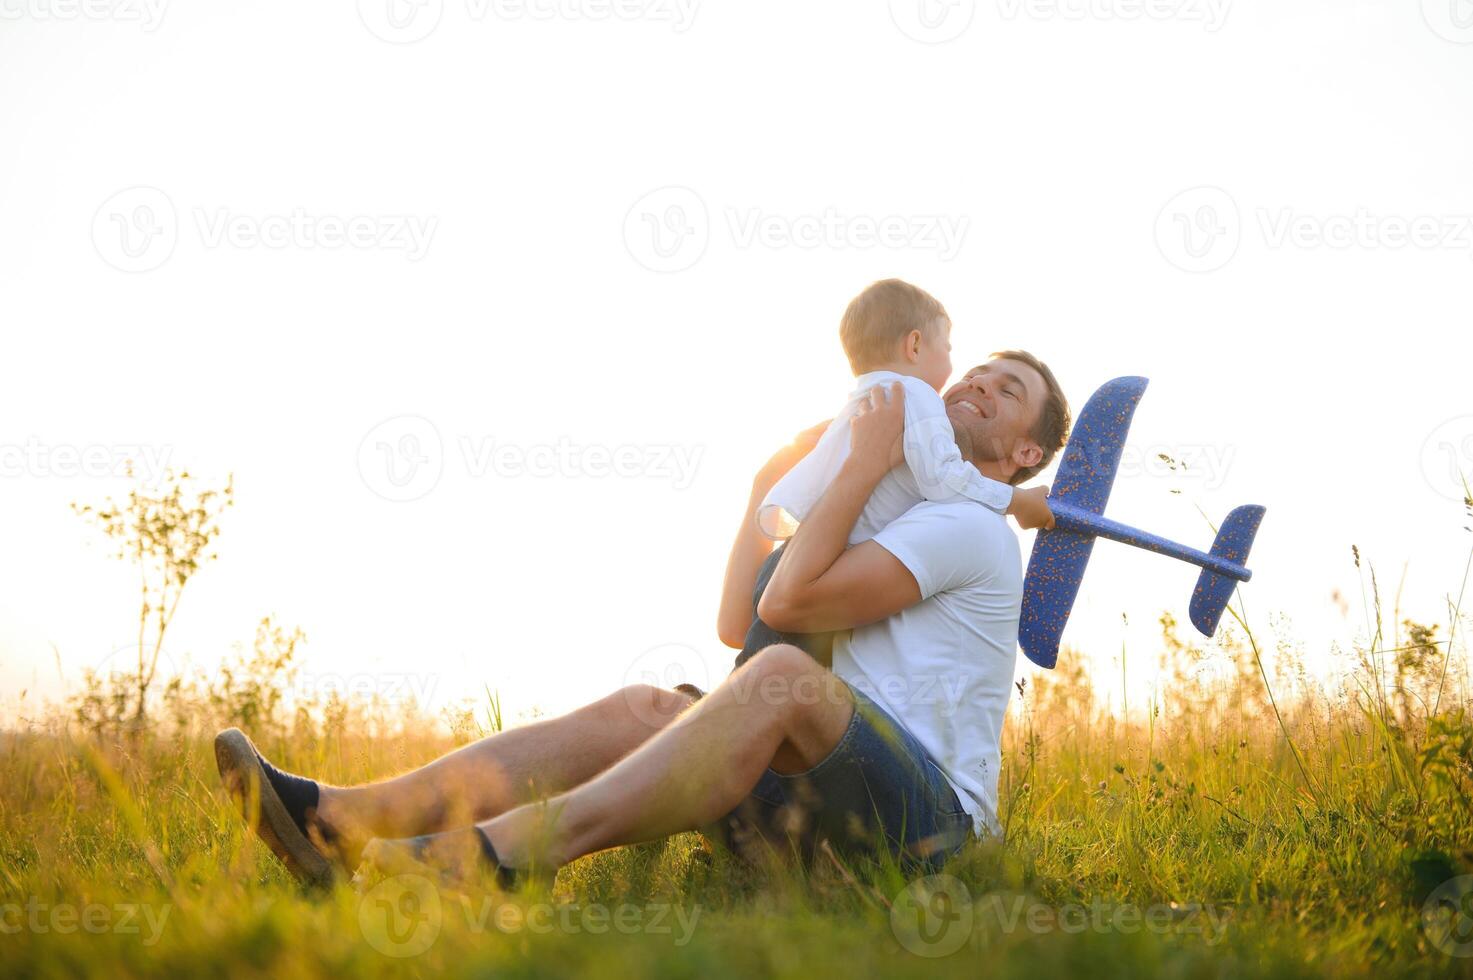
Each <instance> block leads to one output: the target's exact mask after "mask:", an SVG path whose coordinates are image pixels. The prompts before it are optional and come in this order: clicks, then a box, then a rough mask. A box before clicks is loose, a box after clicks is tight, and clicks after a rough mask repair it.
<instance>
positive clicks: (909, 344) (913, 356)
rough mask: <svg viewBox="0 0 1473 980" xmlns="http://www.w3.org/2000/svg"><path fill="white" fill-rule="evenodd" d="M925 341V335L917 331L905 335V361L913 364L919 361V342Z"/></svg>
mask: <svg viewBox="0 0 1473 980" xmlns="http://www.w3.org/2000/svg"><path fill="white" fill-rule="evenodd" d="M925 339H926V335H925V334H923V333H921V332H920V331H919V330H912V331H911V332H910V333H908V334H906V335H905V359H906V360H907V361H910V362H911V363H915V362H916V361H918V360H920V359H921V342H922V341H924V340H925Z"/></svg>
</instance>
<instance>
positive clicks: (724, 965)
mask: <svg viewBox="0 0 1473 980" xmlns="http://www.w3.org/2000/svg"><path fill="white" fill-rule="evenodd" d="M1164 625H1165V629H1164V631H1163V650H1162V651H1161V655H1162V658H1163V667H1164V669H1163V673H1162V683H1161V687H1160V688H1159V691H1158V693H1157V695H1156V697H1155V698H1154V700H1153V702H1152V704H1151V705H1150V706H1149V709H1148V710H1147V711H1146V712H1145V713H1144V715H1143V716H1142V717H1140V718H1138V719H1136V720H1134V721H1132V722H1131V723H1125V722H1122V721H1121V720H1119V719H1117V718H1114V717H1112V716H1111V715H1110V714H1109V713H1108V712H1107V711H1105V710H1104V708H1103V707H1102V706H1101V705H1100V704H1099V700H1100V695H1099V694H1098V693H1097V692H1096V691H1095V690H1092V689H1091V687H1090V686H1089V685H1088V684H1087V683H1086V679H1085V677H1084V676H1083V673H1082V672H1081V671H1079V670H1074V671H1072V672H1071V671H1068V670H1064V671H1061V672H1060V673H1059V674H1058V675H1057V676H1055V677H1052V678H1050V679H1049V680H1048V682H1047V683H1045V684H1043V686H1042V687H1041V688H1036V687H1027V688H1025V690H1024V691H1022V692H1020V696H1019V697H1018V698H1016V699H1015V703H1014V708H1013V712H1012V714H1011V716H1010V718H1009V722H1008V730H1007V746H1006V757H1005V764H1004V770H1005V773H1004V778H1003V782H1002V786H1001V794H1002V816H1003V818H1004V820H1005V821H1006V824H1007V838H1006V841H1005V842H1003V843H1000V844H999V843H991V844H987V845H978V846H975V847H972V848H970V849H969V850H967V851H966V852H965V853H963V854H962V855H960V856H959V857H957V858H956V859H955V860H953V861H952V862H951V864H950V865H949V866H948V868H947V873H948V874H950V875H952V876H954V878H955V879H956V880H957V882H959V883H960V886H957V885H952V886H950V887H952V888H953V893H952V894H950V900H951V904H950V905H949V906H948V905H947V904H946V896H942V897H939V898H936V899H934V901H935V902H936V903H937V904H934V905H928V906H927V907H928V908H931V909H933V910H935V911H937V912H938V913H944V912H946V911H947V910H948V909H949V910H950V911H951V912H953V913H955V914H957V915H959V916H961V918H958V919H955V920H947V921H943V920H942V919H941V918H935V917H933V918H930V919H927V920H925V924H927V925H928V927H929V929H930V930H931V931H930V932H928V933H927V935H928V936H929V937H930V938H932V939H935V940H936V941H935V942H934V943H933V944H931V945H926V944H925V943H924V942H922V943H920V944H917V943H916V942H915V941H914V938H913V931H912V932H906V930H905V929H904V928H902V929H901V930H900V932H899V933H897V931H896V929H895V928H894V923H895V922H896V921H899V922H900V924H901V925H902V926H904V925H905V923H906V922H911V923H914V921H915V911H914V906H913V905H911V904H907V902H906V901H905V900H904V899H903V897H902V891H903V890H904V889H905V888H906V887H907V884H908V880H907V878H906V877H905V875H904V874H903V872H902V871H901V870H899V869H897V868H895V867H894V866H892V865H889V864H887V863H886V862H884V861H880V860H874V861H857V862H849V863H847V864H844V865H841V864H840V863H839V862H838V861H837V860H834V859H829V858H825V859H823V860H820V861H819V862H818V864H817V865H816V866H814V867H812V868H811V869H807V870H805V869H802V868H797V867H786V868H767V869H758V868H754V867H751V866H748V865H745V864H743V863H741V862H740V861H739V860H737V859H736V858H733V857H732V856H730V855H728V854H725V853H722V852H719V851H712V850H711V849H709V848H708V847H707V846H706V845H705V844H704V843H703V841H702V839H701V838H700V837H699V836H697V835H694V834H689V835H682V836H680V837H677V838H673V839H671V840H670V841H668V842H663V843H659V844H652V845H646V846H642V847H634V848H622V849H618V850H615V851H610V852H607V853H604V854H600V855H595V856H593V857H591V858H587V859H584V860H582V861H579V862H577V863H575V864H573V865H571V866H569V867H568V868H565V869H563V871H562V872H561V874H560V875H559V878H558V881H557V884H556V886H555V888H554V889H553V890H552V891H551V892H550V893H534V892H526V893H520V894H516V895H513V896H509V897H496V896H491V897H487V896H480V895H467V896H457V895H453V894H448V893H446V894H440V893H428V892H422V891H411V892H409V893H404V892H403V891H402V889H400V890H398V891H396V888H397V886H398V885H400V884H402V883H400V882H396V881H392V880H391V881H388V882H384V883H380V884H378V885H376V886H374V887H373V888H367V887H366V886H365V891H364V893H363V894H360V893H359V891H357V890H355V889H354V888H353V887H352V886H349V885H344V886H341V887H339V888H338V889H337V890H335V891H334V892H332V893H330V894H325V895H324V894H317V895H314V894H307V893H304V892H303V891H302V890H300V889H299V888H298V887H297V886H296V885H295V884H294V883H293V882H292V881H291V880H290V879H289V878H288V876H287V875H286V872H285V871H284V869H283V868H282V867H281V866H280V865H279V864H277V863H276V861H275V860H274V858H273V857H272V856H271V855H270V853H269V852H268V851H267V850H266V849H265V848H263V847H262V846H260V845H259V843H257V842H256V841H255V840H254V839H253V838H252V837H251V836H250V835H249V834H248V833H247V832H246V831H245V829H244V826H243V822H242V821H241V820H240V818H239V817H238V816H237V814H236V813H235V812H234V810H233V809H231V807H230V805H229V803H228V802H227V801H226V799H225V798H224V797H223V795H222V793H221V791H220V787H219V781H218V778H217V776H216V774H215V770H214V764H213V757H212V755H211V752H210V741H209V738H210V735H211V734H212V733H213V727H212V726H216V725H219V724H222V723H229V722H230V721H231V720H232V718H236V717H238V716H239V713H240V712H239V705H235V706H234V707H232V706H230V705H224V704H222V703H221V702H219V701H218V699H217V702H216V703H213V704H207V703H205V701H204V700H200V699H196V701H195V702H192V704H191V706H190V710H187V711H176V712H175V717H174V718H173V720H167V719H165V718H164V717H163V716H162V715H161V714H160V715H159V716H158V720H156V721H155V722H154V724H153V725H151V726H150V727H148V728H146V729H144V730H142V731H132V732H129V731H127V730H126V728H120V727H118V726H115V725H107V724H102V723H100V722H96V721H94V722H93V723H92V724H91V725H90V726H89V725H88V724H83V723H81V722H79V721H78V720H77V719H76V718H72V719H63V718H60V717H55V718H53V719H52V720H51V721H50V722H49V723H46V724H33V725H31V726H30V727H29V728H28V729H27V730H23V731H16V732H12V733H11V734H8V735H5V736H3V742H0V766H3V772H4V774H5V776H4V779H5V783H4V785H5V792H4V793H3V794H0V906H4V907H5V909H4V910H3V911H4V916H3V918H0V928H3V930H4V932H3V933H0V973H3V974H4V975H6V976H76V975H96V976H107V977H113V976H123V975H148V976H156V975H169V974H173V975H181V976H190V977H208V976H232V977H238V976H261V977H272V978H280V977H297V976H302V977H318V976H330V977H339V978H340V977H347V976H359V975H377V974H389V973H392V974H402V973H408V974H410V975H426V976H428V975H433V974H452V975H489V974H494V975H497V976H520V975H528V976H531V975H536V976H546V975H585V974H590V975H591V974H597V975H599V976H605V975H608V976H615V975H623V974H631V975H633V974H638V975H656V976H672V977H674V976H690V977H701V978H710V977H718V976H727V975H751V974H770V975H778V976H813V975H842V976H843V977H844V978H845V980H858V978H861V977H871V976H873V977H896V976H900V977H904V976H936V975H956V976H966V977H976V976H980V975H987V976H1003V977H1006V976H1019V977H1027V978H1029V980H1037V978H1039V977H1051V976H1071V975H1073V976H1086V975H1087V976H1095V975H1122V976H1124V975H1129V976H1142V975H1148V976H1156V975H1164V976H1182V977H1198V976H1200V977H1209V976H1210V977H1221V976H1239V975H1251V976H1336V977H1340V976H1367V977H1372V976H1374V977H1384V976H1388V975H1396V976H1442V975H1473V957H1469V958H1459V957H1454V956H1451V955H1448V954H1447V953H1445V952H1443V951H1441V950H1440V949H1439V948H1438V946H1437V945H1436V943H1435V942H1434V938H1433V935H1432V934H1431V933H1429V932H1428V930H1426V929H1425V928H1424V926H1423V923H1422V918H1421V912H1422V907H1423V900H1424V899H1425V898H1426V896H1427V894H1428V893H1429V891H1430V890H1431V889H1433V888H1434V887H1435V886H1437V885H1438V884H1440V883H1442V882H1443V881H1445V880H1447V879H1449V878H1451V877H1453V876H1455V875H1458V874H1465V873H1468V872H1470V871H1473V806H1470V800H1469V791H1470V787H1473V724H1470V722H1469V720H1468V716H1467V715H1466V714H1464V713H1463V710H1464V709H1465V708H1466V707H1467V698H1466V682H1465V679H1464V678H1463V677H1461V675H1456V674H1454V675H1452V676H1450V677H1449V679H1448V680H1447V681H1446V682H1445V683H1442V685H1441V686H1442V687H1443V688H1444V692H1443V694H1442V697H1441V700H1440V702H1439V703H1438V712H1437V715H1436V716H1431V717H1429V716H1430V714H1431V712H1430V705H1431V703H1432V699H1430V698H1428V699H1427V700H1428V705H1427V707H1425V708H1423V709H1421V711H1420V713H1419V709H1418V705H1419V704H1420V703H1421V699H1420V695H1419V694H1418V692H1419V691H1421V692H1422V694H1425V693H1427V690H1428V686H1429V685H1430V684H1432V683H1433V682H1440V678H1439V677H1438V676H1437V671H1436V670H1431V669H1423V668H1425V667H1427V666H1428V664H1430V666H1431V667H1435V668H1440V667H1441V660H1440V656H1441V655H1439V657H1438V658H1437V659H1435V660H1433V659H1430V658H1424V659H1426V660H1427V661H1428V663H1427V664H1423V665H1421V666H1418V667H1417V669H1416V670H1411V671H1410V672H1408V671H1402V672H1400V673H1398V674H1397V679H1396V682H1395V683H1394V684H1390V685H1383V684H1382V683H1380V682H1377V681H1376V680H1374V678H1375V677H1383V678H1384V677H1386V676H1389V675H1388V674H1387V673H1386V671H1384V670H1383V671H1380V672H1379V673H1374V674H1364V675H1362V681H1361V683H1360V685H1359V686H1358V687H1356V686H1354V685H1353V686H1352V689H1351V690H1350V691H1348V692H1343V693H1340V694H1326V693H1324V692H1317V691H1316V690H1314V689H1313V688H1312V687H1310V686H1301V685H1297V684H1296V683H1295V682H1294V680H1293V677H1292V671H1290V676H1287V677H1286V676H1279V675H1278V674H1276V675H1275V676H1274V677H1272V678H1270V677H1269V676H1268V675H1267V674H1265V673H1262V671H1261V668H1260V665H1259V661H1258V659H1257V658H1256V657H1255V656H1254V654H1253V646H1252V644H1251V643H1247V642H1245V639H1246V638H1243V637H1241V634H1238V635H1236V637H1235V636H1233V635H1230V636H1229V637H1228V639H1227V641H1226V642H1225V643H1220V644H1219V645H1217V646H1216V647H1213V648H1209V649H1200V648H1193V647H1189V646H1187V645H1185V644H1182V643H1181V642H1180V641H1178V640H1176V639H1175V632H1174V627H1173V625H1172V624H1170V623H1169V621H1168V622H1166V623H1165V624H1164ZM1422 638H1423V639H1426V636H1425V635H1424V636H1423V637H1422ZM1387 646H1388V647H1390V646H1394V644H1387ZM1431 649H1434V650H1435V649H1436V647H1435V646H1434V647H1432V648H1431ZM1066 658H1067V655H1066ZM1076 660H1077V658H1076ZM1067 663H1068V660H1067V659H1066V664H1067ZM1367 664H1368V665H1369V666H1370V667H1371V668H1372V669H1373V670H1374V669H1375V655H1371V656H1369V657H1368V658H1367ZM1282 670H1284V667H1283V662H1282V661H1281V662H1280V671H1282ZM1269 682H1272V683H1273V684H1274V685H1275V687H1274V690H1275V693H1277V694H1278V695H1279V698H1278V703H1277V710H1278V711H1281V712H1282V718H1283V722H1282V724H1283V727H1282V728H1281V727H1280V721H1279V716H1278V715H1277V714H1276V711H1275V706H1274V705H1273V704H1271V703H1270V702H1269V701H1268V698H1267V687H1266V684H1267V683H1269ZM1104 683H1105V682H1103V681H1100V682H1098V686H1099V687H1103V686H1104ZM1280 685H1282V688H1281V687H1280ZM1419 685H1420V687H1419ZM79 703H80V702H79ZM175 706H176V708H177V707H178V699H177V698H176V702H175ZM254 720H255V725H254V729H253V732H252V733H253V734H254V735H256V736H258V738H259V739H260V740H261V742H262V748H263V751H266V752H268V753H269V754H272V755H273V756H274V757H276V758H278V759H279V760H280V761H281V762H283V763H284V764H286V765H288V766H290V767H293V768H296V769H298V770H300V771H304V772H309V773H312V774H315V775H318V776H320V777H322V778H324V779H326V780H328V781H333V782H351V781H358V780H362V779H366V778H370V777H373V776H379V775H385V774H388V773H392V772H395V771H399V770H402V769H403V768H405V767H406V766H409V765H413V764H416V763H419V762H423V761H426V760H428V759H431V758H433V757H434V756H436V755H437V754H438V753H440V752H442V751H444V750H445V749H447V748H449V747H450V746H451V745H452V744H453V742H452V739H451V737H450V736H448V735H439V734H434V733H433V728H432V726H429V725H425V724H410V725H406V724H405V723H404V720H403V719H396V718H393V717H382V716H373V715H372V714H371V713H370V712H368V711H367V710H366V709H363V708H361V707H359V708H349V707H344V706H342V705H337V706H336V708H335V709H334V710H332V711H328V712H326V713H324V714H322V715H321V716H320V717H319V716H312V715H310V714H309V713H300V714H298V716H297V717H295V718H293V719H290V720H289V721H287V720H283V719H277V718H274V717H271V718H267V719H262V718H260V717H256V718H255V719H254ZM89 727H90V729H91V730H89ZM1286 736H1291V737H1292V739H1293V743H1294V747H1295V748H1297V758H1296V753H1295V751H1293V749H1291V745H1290V743H1289V741H1288V740H1287V739H1286ZM411 884H413V883H411ZM957 887H961V888H964V889H965V891H966V896H963V895H960V894H957V893H955V891H954V889H955V888H957ZM967 896H970V897H971V899H972V905H971V913H970V915H971V921H970V924H968V923H967V921H966V917H965V901H964V899H965V898H966V897H967ZM496 902H505V903H508V904H507V906H506V907H505V908H501V907H498V906H497V905H496V904H495V903H496ZM897 902H898V908H899V910H898V911H892V908H893V907H895V906H896V905H897ZM385 903H387V904H385ZM89 908H90V910H89ZM58 909H63V910H68V909H69V910H71V911H70V912H67V911H62V912H60V913H57V910H58ZM129 909H132V910H133V911H132V912H129V911H128V910H129ZM436 909H438V911H436ZM675 909H678V910H679V914H678V915H677V914H676V912H675V911H673V910H675ZM661 910H663V912H662V911H661ZM1469 911H1473V909H1469ZM57 914H59V915H60V916H61V917H60V918H56V917H55V916H56V915H57ZM69 915H70V916H73V917H74V918H68V916H69ZM84 916H90V917H91V918H90V919H87V920H84V918H83V917H84ZM424 916H428V917H429V918H423V917H424ZM528 916H530V918H528ZM620 916H622V917H623V918H620ZM1117 916H1118V917H1119V918H1118V919H1117V918H1116V917H1117ZM1135 916H1151V917H1153V918H1152V919H1151V927H1150V928H1146V927H1145V926H1143V925H1140V924H1139V922H1140V920H1139V919H1137V918H1134V917H1135ZM657 917H658V919H657ZM682 917H683V918H682ZM416 923H419V925H416ZM1116 923H1118V925H1117V924H1116ZM601 924H604V925H605V929H604V931H602V932H594V931H591V929H590V927H592V929H597V928H598V927H599V926H600V925H601ZM68 925H71V927H72V928H71V931H65V930H66V927H67V926H68ZM88 925H90V927H91V928H90V929H89V928H87V926H88ZM620 925H622V928H623V930H625V931H621V929H620ZM943 926H944V928H943ZM1132 926H1134V927H1133V928H1132ZM130 928H131V931H130ZM416 928H420V929H422V930H428V931H427V932H426V931H421V932H418V933H416V932H415V929H416ZM386 930H393V935H390V934H389V932H387V931H386ZM900 936H907V937H910V938H911V942H910V945H911V946H912V947H913V948H916V949H919V951H920V952H921V953H936V952H947V955H945V956H930V955H918V954H917V952H913V951H912V950H911V949H907V947H906V945H905V944H903V943H902V941H901V939H900V938H899V937H900ZM426 937H427V938H428V939H430V940H431V941H430V942H428V945H427V948H425V949H424V950H423V951H422V952H417V953H416V955H413V956H405V957H401V956H395V955H387V954H386V953H385V952H384V951H383V949H384V948H385V947H387V948H388V950H389V952H390V953H399V952H405V951H406V950H410V949H412V948H413V946H414V945H415V944H416V942H422V941H423V940H424V938H426ZM938 937H939V938H938ZM1467 938H1469V939H1473V935H1470V936H1468V937H1467ZM397 940H403V941H402V942H398V941H397ZM949 943H950V944H953V945H958V946H959V948H957V949H956V950H955V951H954V952H952V951H948V950H947V949H946V948H945V947H946V946H947V945H948V944H949Z"/></svg>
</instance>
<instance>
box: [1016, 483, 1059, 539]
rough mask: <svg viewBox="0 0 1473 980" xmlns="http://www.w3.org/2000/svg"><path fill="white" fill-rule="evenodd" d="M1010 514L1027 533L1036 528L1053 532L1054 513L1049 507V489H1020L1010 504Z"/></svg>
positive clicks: (1042, 487)
mask: <svg viewBox="0 0 1473 980" xmlns="http://www.w3.org/2000/svg"><path fill="white" fill-rule="evenodd" d="M1008 514H1009V516H1011V517H1012V518H1013V520H1015V521H1017V522H1018V526H1019V527H1021V528H1022V529H1023V530H1025V531H1031V530H1033V529H1034V528H1039V527H1041V528H1043V529H1044V530H1052V529H1053V526H1054V512H1053V511H1052V510H1050V509H1049V505H1048V487H1046V486H1037V487H1018V488H1016V489H1015V490H1014V491H1013V502H1012V503H1010V504H1008Z"/></svg>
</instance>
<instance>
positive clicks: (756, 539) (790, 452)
mask: <svg viewBox="0 0 1473 980" xmlns="http://www.w3.org/2000/svg"><path fill="white" fill-rule="evenodd" d="M828 425H829V423H827V422H820V423H819V424H818V425H815V426H813V427H812V428H810V429H805V430H804V431H802V432H800V433H799V434H798V435H797V436H796V437H795V438H794V439H793V441H792V443H790V444H789V445H787V446H784V447H783V448H782V449H780V450H778V451H777V453H776V454H775V455H774V456H773V457H772V459H770V460H768V461H767V464H766V465H765V466H763V467H762V469H761V471H759V472H758V474H757V476H756V477H755V478H754V479H753V480H752V494H751V496H750V497H749V498H748V499H747V512H746V513H745V514H744V515H742V523H741V526H740V527H738V528H737V533H736V539H735V540H734V541H733V542H732V545H731V553H730V554H729V555H728V556H727V559H726V577H725V578H724V579H723V580H722V583H721V608H720V610H719V611H718V612H717V614H716V635H717V636H718V637H719V638H720V639H721V642H722V643H724V644H726V645H727V646H729V647H731V648H732V649H734V650H740V649H741V648H742V644H743V643H745V642H746V640H747V629H748V627H750V626H751V625H752V590H753V589H754V588H756V586H757V573H758V572H759V571H760V570H761V568H762V563H763V562H764V561H766V560H767V556H768V555H770V554H772V549H773V546H774V544H775V542H773V541H772V540H771V539H770V538H768V537H767V536H766V535H764V534H763V533H762V532H761V531H759V530H758V529H757V508H758V507H759V506H761V504H762V501H763V499H764V498H765V497H766V496H767V492H768V491H769V490H771V489H772V487H773V484H775V483H777V481H778V480H780V479H782V478H783V476H784V475H785V474H786V473H787V472H788V470H790V469H792V468H793V467H794V466H795V465H797V463H798V461H799V460H800V459H802V458H803V457H804V456H806V455H808V453H809V451H810V450H812V449H813V446H814V444H815V443H817V442H818V438H819V436H821V435H823V432H824V430H825V429H827V428H828Z"/></svg>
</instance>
